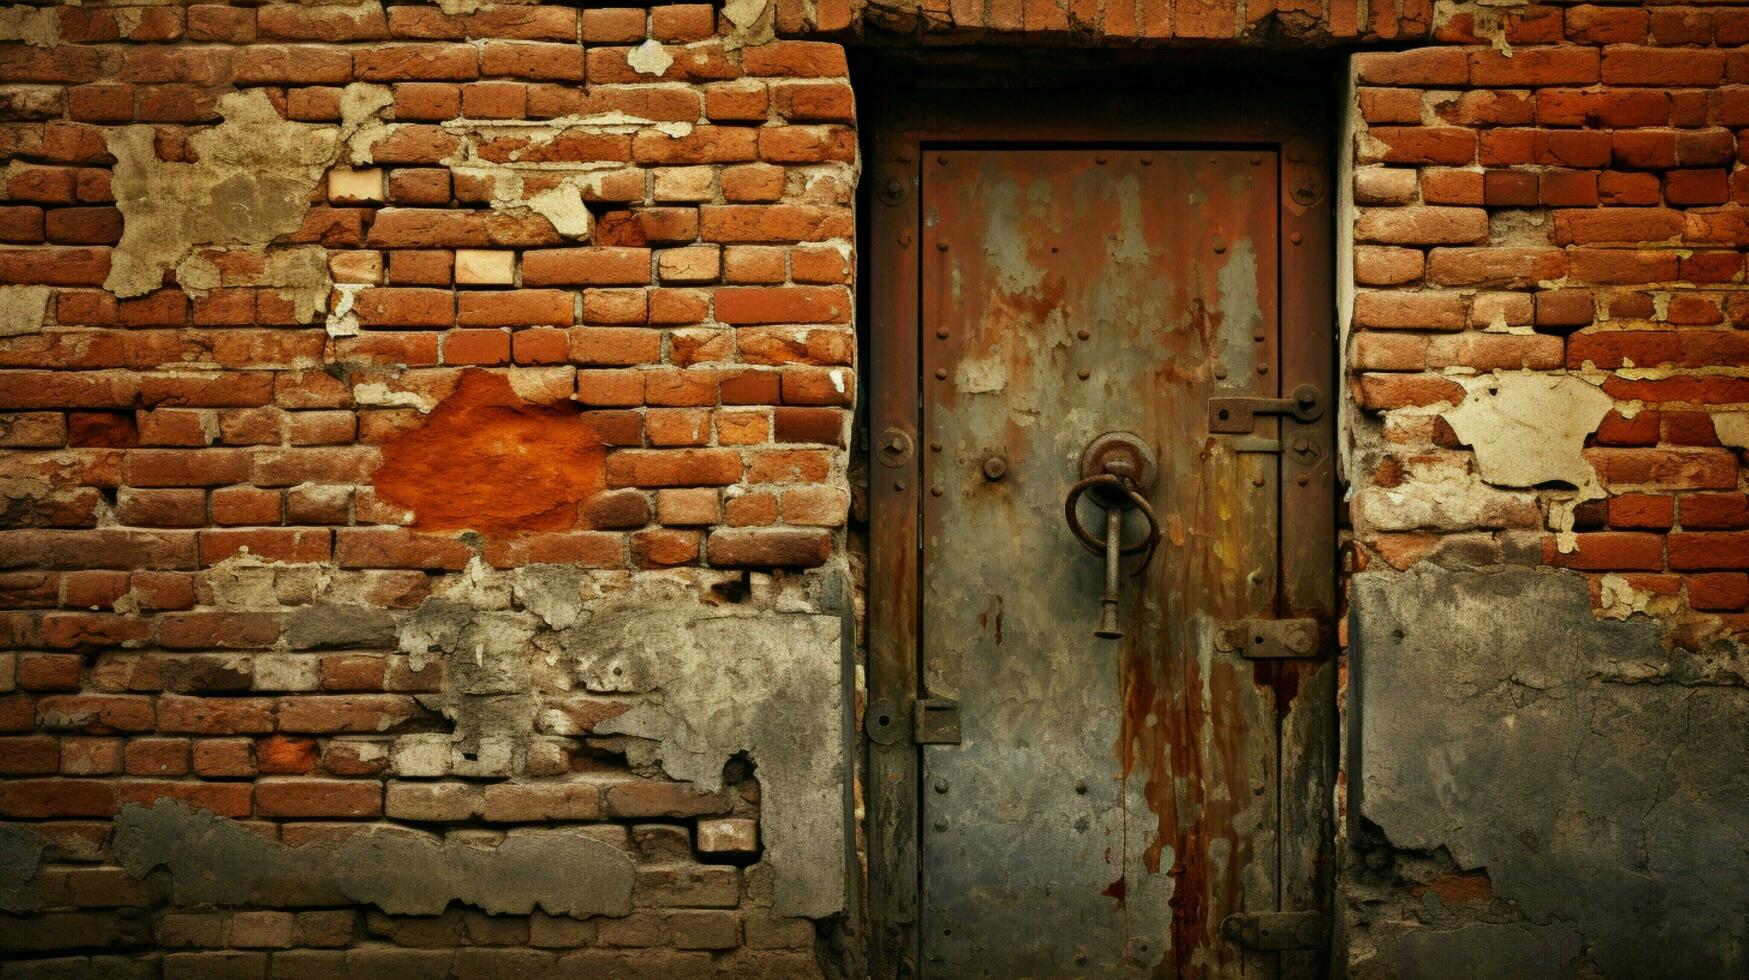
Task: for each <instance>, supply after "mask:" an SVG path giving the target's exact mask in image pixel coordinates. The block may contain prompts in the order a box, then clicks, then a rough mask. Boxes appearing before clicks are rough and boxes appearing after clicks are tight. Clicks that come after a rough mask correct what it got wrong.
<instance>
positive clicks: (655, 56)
mask: <svg viewBox="0 0 1749 980" xmlns="http://www.w3.org/2000/svg"><path fill="white" fill-rule="evenodd" d="M626 64H627V65H630V66H631V69H632V71H635V72H637V73H638V74H640V75H660V74H662V73H663V72H665V71H667V70H668V68H669V66H671V65H673V64H674V56H673V55H671V54H669V53H668V49H667V48H665V47H663V46H662V42H661V41H658V40H656V39H655V38H650V39H649V40H648V41H645V42H644V43H643V44H640V45H638V46H637V47H635V48H633V49H631V50H630V51H628V52H626Z"/></svg>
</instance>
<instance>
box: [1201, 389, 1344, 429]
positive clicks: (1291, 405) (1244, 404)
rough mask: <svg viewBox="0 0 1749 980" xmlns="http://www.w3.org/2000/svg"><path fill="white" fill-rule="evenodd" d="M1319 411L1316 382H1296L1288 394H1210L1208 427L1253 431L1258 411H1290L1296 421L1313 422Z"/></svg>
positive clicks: (1321, 409) (1320, 403)
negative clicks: (1281, 395) (1213, 395)
mask: <svg viewBox="0 0 1749 980" xmlns="http://www.w3.org/2000/svg"><path fill="white" fill-rule="evenodd" d="M1323 414H1324V393H1323V392H1321V391H1319V390H1318V388H1317V386H1316V385H1300V386H1299V387H1298V388H1295V389H1294V393H1293V397H1291V398H1255V397H1250V396H1228V397H1224V398H1210V399H1209V431H1210V432H1212V433H1222V434H1226V435H1250V434H1253V433H1255V432H1256V431H1257V416H1259V415H1290V416H1292V417H1293V418H1294V419H1295V420H1296V421H1299V422H1315V421H1317V420H1318V418H1319V417H1320V416H1322V415H1323Z"/></svg>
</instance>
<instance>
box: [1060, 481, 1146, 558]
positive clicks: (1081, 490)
mask: <svg viewBox="0 0 1749 980" xmlns="http://www.w3.org/2000/svg"><path fill="white" fill-rule="evenodd" d="M1094 487H1104V488H1108V489H1110V490H1112V491H1114V492H1116V493H1119V494H1122V495H1123V501H1124V503H1125V504H1128V506H1127V507H1125V506H1121V505H1120V506H1118V507H1116V508H1113V507H1112V506H1110V505H1108V504H1107V503H1106V502H1105V501H1104V500H1102V499H1101V498H1100V497H1098V496H1097V495H1095V496H1094V498H1093V502H1094V503H1095V504H1098V505H1099V506H1100V507H1104V508H1105V509H1107V510H1108V511H1109V510H1113V509H1116V510H1120V511H1121V510H1130V509H1134V510H1139V511H1141V512H1142V516H1143V517H1145V518H1147V520H1148V536H1147V537H1145V538H1143V539H1142V540H1140V541H1137V542H1136V543H1135V544H1131V545H1124V546H1121V547H1120V548H1118V554H1120V555H1124V556H1126V557H1127V556H1129V555H1139V554H1141V553H1142V552H1144V551H1146V552H1147V553H1148V558H1147V560H1146V561H1143V562H1142V565H1141V567H1140V568H1138V569H1136V574H1138V575H1139V574H1141V573H1142V571H1144V570H1145V569H1146V568H1147V567H1148V563H1149V562H1151V561H1153V560H1154V551H1155V549H1156V548H1158V547H1159V545H1160V522H1159V521H1158V520H1156V519H1155V518H1154V508H1153V507H1152V506H1150V505H1149V504H1148V498H1146V497H1144V496H1142V495H1141V493H1140V492H1139V491H1137V490H1136V489H1135V488H1134V487H1132V486H1130V484H1129V481H1128V480H1125V479H1124V478H1123V477H1121V476H1118V475H1117V474H1115V473H1096V474H1094V475H1093V476H1090V477H1088V478H1086V479H1085V480H1082V481H1080V482H1079V483H1077V484H1075V485H1074V486H1072V487H1070V488H1069V499H1068V500H1066V501H1064V502H1063V516H1064V517H1066V518H1067V519H1068V521H1069V530H1070V531H1073V532H1074V533H1075V540H1077V541H1080V542H1081V547H1083V548H1086V549H1087V550H1088V551H1091V552H1093V553H1094V554H1096V555H1104V554H1105V551H1106V542H1105V541H1101V540H1100V539H1098V538H1096V537H1094V536H1093V534H1092V533H1091V532H1089V531H1088V530H1087V528H1086V526H1085V525H1083V524H1082V523H1081V515H1079V514H1077V513H1076V512H1075V508H1076V505H1078V504H1079V503H1080V502H1081V498H1082V496H1084V495H1085V494H1086V493H1087V491H1089V490H1092V489H1093V488H1094Z"/></svg>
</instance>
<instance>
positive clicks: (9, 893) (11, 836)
mask: <svg viewBox="0 0 1749 980" xmlns="http://www.w3.org/2000/svg"><path fill="white" fill-rule="evenodd" d="M47 846H48V845H47V843H46V842H45V841H44V840H43V839H42V838H41V837H38V836H37V835H36V834H34V833H32V832H31V831H29V830H26V829H25V828H23V827H17V826H0V911H6V912H29V911H31V910H33V909H35V908H36V907H37V898H36V868H37V865H38V864H39V863H41V861H42V853H43V849H44V848H46V847H47Z"/></svg>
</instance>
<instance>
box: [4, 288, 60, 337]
mask: <svg viewBox="0 0 1749 980" xmlns="http://www.w3.org/2000/svg"><path fill="white" fill-rule="evenodd" d="M48 310H49V287H47V286H3V287H0V337H17V336H19V335H20V334H27V333H39V332H41V331H42V328H43V320H44V319H46V318H47V317H48Z"/></svg>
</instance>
